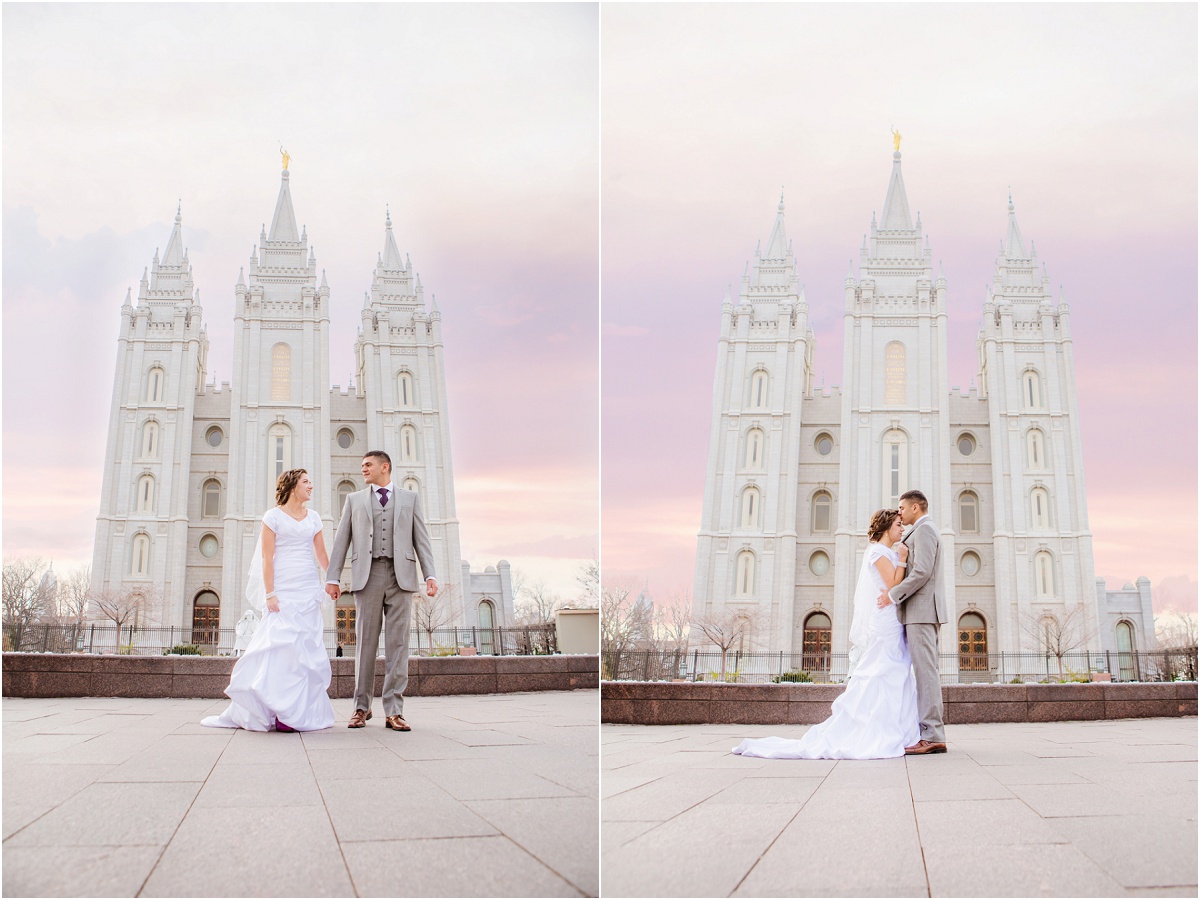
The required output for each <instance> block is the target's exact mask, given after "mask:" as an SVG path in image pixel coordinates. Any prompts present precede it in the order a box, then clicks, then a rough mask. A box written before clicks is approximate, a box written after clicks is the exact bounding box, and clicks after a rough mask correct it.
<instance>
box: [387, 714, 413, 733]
mask: <svg viewBox="0 0 1200 900" xmlns="http://www.w3.org/2000/svg"><path fill="white" fill-rule="evenodd" d="M387 727H388V728H393V729H395V730H396V731H412V729H411V728H409V727H408V723H407V722H405V721H404V719H403V718H401V717H400V716H388V717H387Z"/></svg>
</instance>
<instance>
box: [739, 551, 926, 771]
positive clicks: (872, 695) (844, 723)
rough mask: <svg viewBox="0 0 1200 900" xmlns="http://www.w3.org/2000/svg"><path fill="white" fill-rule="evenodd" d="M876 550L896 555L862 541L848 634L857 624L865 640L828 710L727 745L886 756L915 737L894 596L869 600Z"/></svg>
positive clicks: (772, 754)
mask: <svg viewBox="0 0 1200 900" xmlns="http://www.w3.org/2000/svg"><path fill="white" fill-rule="evenodd" d="M881 556H884V557H886V558H887V559H889V560H890V561H891V562H892V564H893V565H895V564H896V563H897V562H899V561H900V560H899V557H898V556H897V555H896V553H895V552H894V551H893V550H892V549H891V548H890V547H885V546H884V545H883V544H874V543H873V544H868V545H867V552H866V554H865V556H864V559H863V568H862V571H861V572H860V574H859V586H858V590H857V591H856V592H855V608H854V617H855V622H854V625H853V626H852V627H851V639H852V640H853V639H854V637H855V636H856V632H857V635H861V636H862V637H860V638H859V639H860V640H865V648H864V649H863V652H862V656H861V657H860V658H859V660H858V665H857V666H856V667H855V668H854V669H853V671H852V672H851V674H850V677H849V681H848V682H847V685H846V690H845V691H844V692H843V693H842V695H841V696H840V697H838V698H837V700H835V701H834V702H833V714H832V715H830V717H829V718H828V719H826V720H825V721H824V722H822V723H821V724H819V725H814V726H812V727H811V728H810V729H808V731H807V732H805V734H804V736H803V737H801V738H800V739H799V740H794V739H789V738H782V737H768V738H749V739H747V740H744V741H742V742H741V743H740V744H739V745H738V746H736V747H734V748H733V752H734V753H739V754H741V755H742V756H758V757H762V758H764V759H887V758H890V757H893V756H903V755H904V748H905V747H909V746H911V745H913V744H915V743H916V742H917V741H918V740H920V738H921V727H920V722H919V720H918V717H917V681H916V678H915V677H914V676H913V671H912V658H911V657H910V656H909V655H908V643H907V642H906V641H905V639H904V626H903V625H901V624H900V620H899V619H898V618H897V617H896V606H895V604H888V605H887V606H885V607H883V609H879V608H877V607H876V606H875V600H876V599H878V597H879V593H880V591H882V590H883V577H882V576H881V575H880V574H879V569H877V568H876V567H875V561H876V560H877V559H879V558H880V557H881ZM863 579H870V580H869V581H867V582H865V583H864V582H863ZM864 619H865V622H864V621H863V620H864Z"/></svg>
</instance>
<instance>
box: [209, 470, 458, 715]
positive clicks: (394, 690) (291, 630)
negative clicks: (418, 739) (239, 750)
mask: <svg viewBox="0 0 1200 900" xmlns="http://www.w3.org/2000/svg"><path fill="white" fill-rule="evenodd" d="M362 476H363V481H364V482H365V483H366V487H365V488H364V489H363V490H361V491H356V492H354V493H351V494H349V495H348V496H347V497H346V502H345V506H344V507H343V508H342V518H341V521H340V522H339V523H338V529H337V535H336V537H335V538H334V542H333V552H332V554H327V553H326V551H325V537H324V528H323V526H322V523H321V516H320V515H319V514H318V513H317V512H316V510H312V509H308V508H307V507H306V504H307V503H308V501H309V500H310V499H311V498H312V493H313V483H312V480H311V479H310V478H309V477H308V474H307V472H306V471H305V470H304V469H291V470H289V471H287V472H284V473H283V474H282V475H280V476H279V480H278V482H277V484H276V490H275V500H276V505H275V506H274V507H272V508H271V509H269V510H267V512H266V514H265V515H264V516H263V518H262V527H261V530H260V534H259V542H258V546H257V547H256V549H255V552H254V557H253V559H252V560H251V563H250V575H249V578H248V579H247V584H246V599H247V600H248V601H249V602H250V604H251V605H252V606H254V607H255V608H257V609H258V610H260V612H262V615H263V620H262V623H261V624H260V625H259V627H258V630H257V631H256V632H255V633H254V637H253V638H251V640H250V644H249V646H247V648H246V651H245V653H244V654H243V655H242V656H241V657H240V658H239V659H238V661H237V663H236V664H235V665H234V668H233V674H232V675H231V677H230V680H229V687H227V688H226V689H225V693H226V694H227V695H228V696H229V698H230V700H231V701H232V702H231V703H230V704H229V706H228V707H227V708H226V709H225V711H224V712H222V713H221V714H220V715H218V716H208V717H207V718H205V719H204V720H203V722H202V724H204V725H208V726H212V727H216V728H245V729H248V730H251V731H271V730H276V731H316V730H318V729H322V728H329V727H331V726H332V725H333V723H334V715H333V705H332V704H331V703H330V701H329V693H328V690H329V682H330V679H331V676H332V670H331V668H330V665H329V653H328V651H327V650H326V648H325V642H324V639H323V635H324V630H325V626H324V621H323V619H322V616H321V605H322V602H323V601H324V599H325V597H326V595H328V597H329V598H331V599H332V600H334V601H336V600H337V599H338V598H339V597H340V596H341V588H340V577H339V576H340V575H341V571H342V567H343V565H344V564H345V562H346V556H347V554H349V556H350V591H351V592H353V594H354V605H355V608H356V624H355V634H356V638H357V645H356V646H357V658H356V660H355V680H354V707H355V709H354V714H353V715H352V716H351V717H350V721H349V723H348V727H350V728H362V727H364V726H365V725H366V724H367V720H368V719H370V718H371V699H372V696H373V694H374V687H375V657H376V655H377V653H378V650H379V633H380V631H381V630H382V629H386V636H385V642H384V653H385V675H384V679H383V691H382V697H383V712H384V716H385V723H386V727H387V728H390V729H393V730H395V731H411V730H412V729H411V728H410V727H409V725H408V723H407V722H405V721H404V690H405V688H406V687H407V686H408V652H409V648H408V642H409V633H410V622H411V619H412V595H413V594H414V593H415V592H416V591H417V590H418V589H419V583H418V580H417V579H418V575H417V563H418V561H419V562H420V564H421V572H422V573H423V574H424V575H425V592H426V593H427V594H428V595H429V596H430V597H432V596H434V595H435V594H436V593H437V589H438V586H437V580H436V578H435V575H434V566H433V548H432V544H431V543H430V540H429V530H428V529H427V528H426V526H425V518H424V515H423V514H422V512H421V503H420V499H419V498H418V496H417V494H416V492H415V491H410V490H405V489H404V488H396V487H395V485H394V484H393V483H392V461H391V458H390V457H389V456H388V455H387V453H385V452H383V451H382V450H372V451H370V452H368V453H367V454H366V455H365V456H364V457H363V460H362ZM318 566H320V568H322V569H326V570H327V572H328V574H327V579H328V580H327V581H326V582H325V584H324V585H322V584H321V579H320V571H319V569H318Z"/></svg>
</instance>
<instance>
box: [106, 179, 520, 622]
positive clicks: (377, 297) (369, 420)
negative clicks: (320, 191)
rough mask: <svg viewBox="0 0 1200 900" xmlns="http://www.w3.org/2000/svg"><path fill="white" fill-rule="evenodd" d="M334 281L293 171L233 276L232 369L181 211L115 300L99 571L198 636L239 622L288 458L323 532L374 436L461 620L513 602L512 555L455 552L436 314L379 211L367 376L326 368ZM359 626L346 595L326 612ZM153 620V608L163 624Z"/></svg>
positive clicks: (492, 618)
mask: <svg viewBox="0 0 1200 900" xmlns="http://www.w3.org/2000/svg"><path fill="white" fill-rule="evenodd" d="M329 297H330V290H329V285H328V283H327V282H326V280H325V275H324V272H323V271H322V272H320V277H319V278H318V270H317V262H316V256H315V254H314V253H313V250H312V248H311V247H310V246H309V244H308V232H307V228H305V229H304V230H300V229H297V227H296V216H295V214H294V212H293V210H292V195H291V187H290V181H289V172H288V171H287V170H286V169H285V170H284V171H283V173H282V183H281V184H280V187H279V197H278V199H277V201H276V203H275V213H274V216H273V217H272V220H271V229H270V232H269V234H268V232H267V231H266V230H265V229H264V230H263V232H262V233H261V234H260V235H259V239H258V246H257V247H256V248H255V250H254V252H253V253H252V254H251V256H250V265H249V272H248V273H247V272H246V271H244V270H243V271H242V272H241V273H239V274H238V279H237V284H236V285H235V287H234V320H235V325H236V329H235V333H234V349H233V371H234V375H233V381H232V384H231V383H230V382H224V383H222V384H221V385H219V386H218V385H216V384H215V383H206V379H207V368H206V360H207V356H208V337H207V335H206V331H205V328H204V324H203V321H202V310H201V307H200V303H199V299H200V292H199V289H197V288H196V287H195V286H194V284H193V281H192V269H191V265H190V263H189V261H188V254H187V250H186V249H185V246H184V241H183V232H182V216H181V215H180V213H179V212H177V213H176V215H175V227H174V229H173V230H172V231H171V235H170V238H169V239H168V241H167V246H166V250H165V251H164V253H163V255H162V257H161V258H160V257H159V255H158V252H157V251H155V254H154V260H153V262H152V263H151V266H150V268H149V270H148V271H147V273H144V274H143V275H142V281H141V285H140V288H139V290H138V297H137V304H136V306H135V305H134V303H133V298H132V292H128V293H127V294H126V297H125V303H124V305H123V306H122V307H121V332H120V337H119V339H118V344H117V364H116V375H115V379H114V384H113V400H112V413H111V417H110V419H109V428H108V447H107V452H106V459H105V468H104V484H103V491H102V494H101V501H100V514H99V515H98V516H97V519H96V544H95V552H94V556H93V562H92V572H93V577H94V579H95V584H96V586H97V587H98V588H110V587H111V588H118V589H122V590H129V591H137V590H138V588H139V587H141V586H145V587H147V588H148V587H149V586H150V585H154V586H156V587H157V588H158V589H159V590H161V592H162V595H163V599H164V608H163V609H162V610H161V611H160V615H159V618H160V619H161V624H164V625H174V626H179V627H182V628H189V627H191V628H194V629H195V630H196V631H195V634H196V637H195V638H194V639H196V640H198V641H199V642H205V640H204V639H205V638H206V637H209V638H211V637H212V636H213V629H215V628H216V627H218V626H221V627H227V628H232V627H233V626H234V624H235V623H236V622H237V621H238V619H239V618H240V617H241V615H242V611H243V609H244V608H245V601H244V599H243V591H244V587H245V581H246V575H247V569H248V567H249V561H250V557H251V555H252V553H253V551H254V546H255V543H256V541H257V539H258V532H259V522H260V519H261V518H262V515H263V513H264V512H265V511H266V510H267V509H269V508H270V507H271V506H273V505H274V504H275V481H276V479H277V478H278V476H279V474H280V473H281V472H284V471H286V470H287V469H291V468H294V467H303V468H305V469H307V470H308V471H309V473H310V476H311V478H312V480H313V483H314V485H315V487H316V490H315V492H314V494H313V499H312V501H311V503H310V506H311V507H312V508H313V509H315V510H316V511H317V512H319V513H320V514H321V518H322V519H323V520H324V522H325V534H326V543H327V546H331V545H332V541H333V537H334V529H335V527H336V525H337V522H338V520H339V517H340V515H341V510H342V505H343V503H344V502H345V498H346V495H347V494H349V493H350V492H352V491H355V490H359V489H361V488H362V487H363V481H362V475H361V472H360V469H359V465H360V463H361V461H362V456H363V454H364V453H365V452H366V451H367V450H385V451H386V452H387V453H388V454H389V455H390V456H391V457H392V464H393V470H392V471H393V479H394V481H395V483H396V485H397V486H402V487H404V488H406V489H409V490H414V491H417V492H418V493H419V494H420V497H421V503H422V505H423V508H424V512H425V517H426V520H427V522H428V524H429V530H430V535H431V538H432V542H433V553H434V559H435V560H436V567H437V573H436V574H437V577H438V581H439V582H440V584H441V586H442V589H443V590H444V591H446V592H447V600H446V601H445V602H447V603H448V604H450V605H451V606H452V607H453V608H454V609H455V610H456V613H457V615H456V619H457V624H459V625H463V626H472V625H478V626H481V627H489V626H493V625H495V626H500V625H507V624H509V623H511V622H512V618H513V598H512V582H511V576H510V572H509V565H508V563H507V562H504V561H501V562H500V563H499V564H498V565H497V566H495V567H491V566H489V567H488V568H487V570H486V571H485V572H471V571H470V569H469V566H468V564H467V563H465V562H463V561H462V559H461V557H460V545H459V536H458V518H457V516H456V513H455V506H454V474H453V468H452V466H451V461H450V432H449V425H448V421H447V412H446V411H447V398H446V381H445V376H444V373H443V365H442V324H441V313H439V312H438V308H437V303H436V301H434V302H431V303H430V304H429V306H428V307H427V306H426V303H425V293H424V289H423V287H422V285H421V279H420V277H419V276H418V275H416V274H415V272H414V270H413V266H412V263H411V262H410V261H409V260H408V259H407V257H405V258H401V255H400V252H399V250H398V249H397V246H396V239H395V236H394V235H393V233H392V222H391V218H390V216H389V217H388V218H387V220H386V223H385V231H384V238H383V252H382V253H380V254H379V255H378V258H377V261H376V265H375V270H374V273H373V277H372V281H371V288H370V291H369V292H367V294H366V295H365V297H364V302H363V307H362V311H361V314H360V315H361V326H360V328H359V330H358V339H357V340H356V341H355V346H354V351H355V362H356V366H357V375H356V378H355V384H353V385H351V386H349V387H347V388H339V387H338V386H337V385H334V386H333V387H332V388H331V387H330V382H329ZM327 617H328V621H327V625H328V626H329V627H333V626H334V625H335V623H336V627H337V629H338V640H339V641H340V642H342V643H352V642H353V641H354V607H353V599H352V598H351V597H349V596H347V597H346V598H345V600H344V601H342V602H341V603H339V605H338V606H337V608H336V609H330V610H328V611H327ZM156 624H157V623H156Z"/></svg>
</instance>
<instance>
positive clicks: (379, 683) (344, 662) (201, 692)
mask: <svg viewBox="0 0 1200 900" xmlns="http://www.w3.org/2000/svg"><path fill="white" fill-rule="evenodd" d="M234 662H235V660H234V659H232V658H231V657H227V656H215V657H214V656H112V655H100V654H96V655H92V654H82V653H5V654H4V664H3V665H4V696H6V697H181V698H187V697H198V698H213V699H219V698H221V697H224V696H225V687H226V685H228V684H229V673H230V672H231V671H232V670H233V664H234ZM330 664H331V665H332V667H333V680H332V681H331V682H330V685H329V696H330V697H333V698H334V699H339V698H343V699H344V698H350V697H353V696H354V660H353V659H352V658H342V659H331V660H330ZM383 666H384V661H383V660H382V659H378V660H376V664H375V696H379V694H380V691H381V690H382V688H383ZM408 677H409V681H408V689H407V690H406V691H405V692H404V695H405V696H406V697H431V696H435V695H442V694H508V693H513V692H516V691H569V690H576V689H579V688H593V689H594V688H596V687H597V686H598V685H599V683H600V672H599V657H597V656H564V655H559V656H461V657H460V656H438V657H412V658H410V659H409V661H408Z"/></svg>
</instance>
